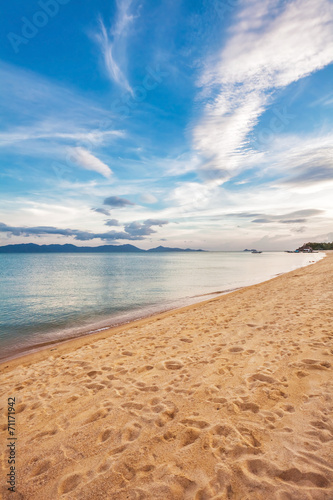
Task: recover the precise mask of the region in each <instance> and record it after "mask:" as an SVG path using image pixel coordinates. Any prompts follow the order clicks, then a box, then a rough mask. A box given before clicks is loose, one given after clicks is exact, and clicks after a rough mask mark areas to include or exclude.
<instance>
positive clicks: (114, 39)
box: [95, 0, 134, 94]
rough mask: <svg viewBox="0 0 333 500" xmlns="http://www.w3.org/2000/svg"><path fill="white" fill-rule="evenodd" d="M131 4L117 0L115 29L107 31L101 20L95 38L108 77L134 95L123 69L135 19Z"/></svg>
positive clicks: (128, 0)
mask: <svg viewBox="0 0 333 500" xmlns="http://www.w3.org/2000/svg"><path fill="white" fill-rule="evenodd" d="M131 3H132V0H117V7H118V12H117V18H116V21H115V24H114V27H113V28H111V29H107V28H106V26H105V24H104V22H103V21H102V19H100V31H99V33H97V34H96V35H95V38H96V40H97V42H98V44H99V46H100V49H101V52H102V56H103V61H104V65H105V70H106V73H107V75H108V77H109V78H110V80H111V81H113V82H115V83H116V84H117V85H119V86H120V87H123V88H124V89H126V90H127V91H128V92H130V93H131V94H132V93H133V91H132V88H131V86H130V84H129V82H128V79H127V77H126V75H125V73H124V70H123V69H122V68H121V67H122V66H123V65H124V61H125V53H126V37H127V35H128V30H129V26H130V25H131V23H132V22H133V19H134V16H133V15H132V14H131V13H130V7H131Z"/></svg>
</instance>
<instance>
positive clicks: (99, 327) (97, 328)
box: [0, 252, 327, 370]
mask: <svg viewBox="0 0 333 500" xmlns="http://www.w3.org/2000/svg"><path fill="white" fill-rule="evenodd" d="M320 253H322V254H323V257H322V258H321V259H320V260H318V261H316V262H309V263H308V264H306V265H303V266H300V267H298V268H296V269H294V270H293V271H286V272H282V273H278V274H277V275H276V276H273V277H270V278H268V279H265V280H264V281H260V282H259V283H255V284H253V285H245V286H241V287H236V288H231V289H230V288H229V289H227V290H221V291H216V292H209V293H205V294H199V295H194V296H192V297H183V298H181V299H179V300H177V302H183V303H185V304H184V305H182V306H180V307H179V306H176V305H175V304H176V301H171V302H172V303H173V305H172V306H171V304H170V307H166V306H162V304H160V305H159V306H156V311H153V312H149V313H148V312H146V313H144V314H143V315H142V316H141V312H140V313H139V311H137V312H136V314H135V313H134V312H133V311H131V312H128V313H125V314H121V315H120V319H119V320H118V318H117V315H116V316H115V317H114V319H113V321H114V322H115V323H114V324H112V323H113V321H111V318H110V321H111V324H109V325H106V326H103V322H102V321H101V322H99V323H97V322H94V323H92V324H91V325H90V326H88V325H87V327H86V328H87V329H86V328H83V329H82V330H81V331H78V332H77V333H75V334H72V335H69V336H68V337H63V338H60V339H56V338H55V339H53V340H48V341H45V342H40V343H37V344H34V345H31V346H28V347H26V348H24V349H23V350H21V351H16V352H13V353H12V354H11V355H10V356H8V357H5V358H3V359H0V370H1V368H2V366H3V365H4V364H6V363H9V362H10V361H14V360H19V359H21V358H25V357H27V356H31V355H33V354H38V353H39V352H42V351H45V350H48V349H49V348H50V347H54V346H59V345H61V344H63V343H68V342H72V341H77V340H80V339H85V338H87V337H88V338H89V337H90V336H94V335H98V334H105V333H107V332H109V331H114V330H116V329H118V328H122V327H130V325H131V324H132V323H136V322H141V321H145V320H148V319H151V318H154V317H155V316H159V315H162V314H167V313H171V312H173V311H178V310H182V309H184V308H185V309H187V308H188V307H192V306H193V307H194V306H196V305H198V304H203V303H205V302H208V301H210V300H214V299H218V298H220V297H221V296H224V295H227V294H230V293H234V292H236V291H239V290H243V289H247V288H250V287H252V286H256V285H260V284H262V283H266V282H268V281H271V280H273V279H275V278H277V277H279V276H283V275H285V274H288V273H292V272H294V271H295V270H297V269H303V268H306V267H308V266H311V265H312V264H316V263H317V262H321V261H322V260H323V259H325V257H326V256H327V254H326V253H325V252H320ZM215 295H217V297H215ZM205 296H210V297H211V298H209V299H208V298H207V299H202V297H205ZM195 298H198V300H196V301H193V299H195ZM190 299H192V300H190ZM186 302H187V304H186ZM151 307H153V308H154V306H147V308H144V309H148V308H149V309H150V308H151ZM144 309H141V310H140V311H143V310H144ZM131 313H132V314H135V317H134V319H133V317H132V318H131V319H129V320H126V319H124V320H122V319H121V317H122V316H126V315H131ZM139 314H140V315H139ZM93 325H94V326H93ZM91 328H92V329H91ZM71 330H74V327H72V328H71Z"/></svg>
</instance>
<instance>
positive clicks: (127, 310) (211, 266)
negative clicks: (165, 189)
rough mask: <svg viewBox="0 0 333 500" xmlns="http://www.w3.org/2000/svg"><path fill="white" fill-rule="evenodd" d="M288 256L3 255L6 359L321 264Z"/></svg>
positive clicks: (1, 320) (0, 294) (0, 353)
mask: <svg viewBox="0 0 333 500" xmlns="http://www.w3.org/2000/svg"><path fill="white" fill-rule="evenodd" d="M322 257H323V254H321V253H316V254H296V253H285V252H263V253H261V254H252V253H251V252H174V253H173V252H167V253H145V254H144V253H142V254H136V253H135V254H134V253H133V254H129V253H126V254H122V253H112V254H110V253H101V254H95V253H91V254H90V253H87V254H76V253H59V254H48V253H45V254H0V299H1V305H0V360H2V361H4V360H7V359H10V358H13V357H17V356H20V355H22V354H25V353H28V352H32V351H36V350H38V349H40V348H42V347H43V346H46V345H47V344H49V343H53V342H58V341H62V340H66V339H71V338H75V337H79V336H82V335H86V334H89V333H92V332H96V331H102V330H103V329H106V328H108V327H110V326H116V325H120V324H123V323H127V322H130V321H132V320H135V319H139V318H143V317H147V316H150V315H152V314H155V313H158V312H162V311H167V310H171V309H175V308H178V307H183V306H186V305H189V304H194V303H196V302H200V301H204V300H207V299H209V298H211V297H217V296H219V295H221V294H223V293H228V292H230V291H233V290H236V289H239V288H242V287H245V286H249V285H253V284H256V283H260V282H262V281H266V280H269V279H271V278H273V277H275V276H277V275H279V274H282V273H286V272H288V271H292V270H294V269H297V268H299V267H303V266H306V265H309V264H311V263H313V262H316V261H318V260H320V259H321V258H322Z"/></svg>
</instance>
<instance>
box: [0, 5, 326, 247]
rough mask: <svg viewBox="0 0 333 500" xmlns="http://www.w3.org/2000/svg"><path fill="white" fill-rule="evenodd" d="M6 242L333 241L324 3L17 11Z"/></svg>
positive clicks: (0, 157)
mask: <svg viewBox="0 0 333 500" xmlns="http://www.w3.org/2000/svg"><path fill="white" fill-rule="evenodd" d="M0 33H1V44H0V90H1V92H0V109H1V115H0V116H1V123H0V190H1V196H0V245H8V244H16V243H37V244H50V243H58V244H65V243H72V244H76V245H83V246H99V245H102V244H113V245H120V244H128V243H129V244H133V245H135V246H138V247H140V248H144V249H147V248H152V247H156V246H159V245H163V246H171V247H181V248H187V247H190V248H194V249H199V248H201V249H204V250H243V249H244V248H258V249H261V250H290V249H294V248H296V247H298V246H300V245H301V244H303V243H305V242H307V241H332V240H333V225H332V222H333V203H332V199H333V196H332V194H333V127H332V126H333V113H332V112H333V85H332V81H333V64H332V63H333V2H332V1H331V0H85V1H84V2H79V0H39V1H34V0H32V1H31V2H26V1H24V0H15V2H10V3H9V4H8V5H7V6H6V10H4V11H3V12H2V16H1V19H0Z"/></svg>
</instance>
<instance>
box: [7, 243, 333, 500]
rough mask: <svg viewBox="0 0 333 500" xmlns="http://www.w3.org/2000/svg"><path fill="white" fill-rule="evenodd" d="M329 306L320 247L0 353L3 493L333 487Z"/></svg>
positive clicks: (193, 494)
mask: <svg viewBox="0 0 333 500" xmlns="http://www.w3.org/2000/svg"><path fill="white" fill-rule="evenodd" d="M332 317H333V254H331V253H329V254H328V256H327V257H326V258H325V259H323V260H321V261H320V262H318V263H316V264H314V265H311V266H308V267H305V268H301V269H297V270H295V271H292V272H290V273H287V274H284V275H282V276H279V277H277V278H274V279H272V280H270V281H268V282H265V283H261V284H259V285H254V286H251V287H248V288H244V289H241V290H238V291H236V292H233V293H231V294H229V295H224V296H222V297H218V298H216V299H212V300H209V301H207V302H204V303H201V304H196V305H193V306H189V307H186V308H182V309H179V310H177V311H170V312H167V313H163V314H159V315H156V316H154V317H151V318H147V319H145V320H142V321H137V322H133V323H131V324H128V325H124V326H122V327H119V328H115V329H112V330H109V331H103V332H100V333H99V334H96V335H92V336H89V337H83V338H80V339H76V340H73V341H70V342H66V343H62V344H60V345H57V346H50V347H49V348H48V349H46V350H44V351H40V352H38V353H34V354H30V355H28V356H25V357H22V358H19V359H15V360H12V361H8V362H6V363H4V364H2V365H1V366H0V368H1V373H0V391H1V414H2V417H1V427H0V430H1V443H2V444H1V458H2V461H1V472H2V474H1V489H0V492H1V493H0V495H1V496H0V498H3V499H7V498H10V499H12V500H16V499H29V500H30V499H31V500H39V499H40V500H44V499H57V498H61V499H77V500H88V499H101V500H102V499H103V500H104V499H112V500H113V499H115V500H125V499H130V500H144V499H149V500H169V499H170V500H171V499H172V500H178V499H179V500H182V499H185V500H187V499H188V500H192V499H193V500H210V499H214V500H220V499H221V500H222V499H236V500H259V499H260V500H261V499H265V500H268V499H269V500H306V499H309V500H313V499H314V500H326V499H327V500H331V499H332V498H333V415H332V410H333V399H332V398H333V391H332V388H333V377H332V365H333V361H332V355H333V328H332V323H333V322H332ZM9 397H13V398H14V397H15V408H16V412H15V437H17V441H16V444H15V449H16V464H15V467H16V470H15V473H16V477H17V480H16V492H15V493H12V492H10V491H8V490H7V488H8V486H9V485H8V484H6V482H5V481H6V479H5V476H6V474H7V473H8V472H9V464H8V462H7V460H8V454H9V452H8V449H9V448H8V449H6V443H7V442H8V440H7V438H8V437H9V435H8V430H7V398H9Z"/></svg>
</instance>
